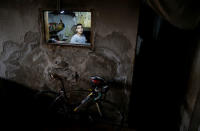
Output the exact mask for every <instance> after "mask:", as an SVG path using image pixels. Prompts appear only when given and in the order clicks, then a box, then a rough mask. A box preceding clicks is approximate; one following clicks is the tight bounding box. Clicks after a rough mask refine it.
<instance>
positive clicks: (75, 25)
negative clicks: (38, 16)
mask: <svg viewBox="0 0 200 131" xmlns="http://www.w3.org/2000/svg"><path fill="white" fill-rule="evenodd" d="M42 17H43V22H42V25H43V26H42V29H43V38H44V41H45V43H47V44H52V45H66V46H79V47H80V46H81V47H89V48H93V47H94V33H93V28H94V27H93V11H92V10H77V9H63V10H42Z"/></svg>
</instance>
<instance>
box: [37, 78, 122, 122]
mask: <svg viewBox="0 0 200 131" xmlns="http://www.w3.org/2000/svg"><path fill="white" fill-rule="evenodd" d="M50 78H51V79H54V80H59V81H60V82H61V87H60V88H59V91H58V92H54V91H42V92H39V94H40V95H41V94H49V95H52V96H53V101H52V102H51V104H50V106H49V108H48V110H49V112H50V114H51V113H52V114H53V113H55V114H56V115H59V116H62V118H64V119H76V120H81V119H82V116H83V117H85V118H83V119H84V120H86V119H87V121H90V122H107V123H111V124H114V123H112V122H111V121H109V120H107V118H108V117H106V115H105V114H104V113H105V110H106V109H105V107H108V105H111V107H112V109H111V111H112V112H113V111H114V110H116V111H117V115H118V116H119V117H120V120H121V121H122V120H123V115H122V113H121V111H119V109H118V108H117V106H116V105H115V104H114V103H112V102H110V101H108V100H106V95H107V92H108V91H109V83H108V82H106V81H105V80H104V79H103V78H101V77H99V76H92V77H90V80H91V81H90V82H91V87H92V88H90V89H89V90H70V91H68V92H67V91H66V89H65V87H64V82H63V78H62V77H61V76H59V75H57V74H50ZM73 92H79V93H83V92H85V93H88V95H87V96H86V97H85V98H84V99H82V100H81V102H80V103H78V104H77V103H71V102H70V97H71V95H72V94H73ZM67 93H69V94H70V95H69V96H70V97H69V96H67V95H66V94H67ZM94 105H95V107H96V109H97V112H98V113H95V112H94V108H93V109H90V108H91V107H92V106H93V107H94ZM105 105H106V106H105ZM104 106H105V107H104ZM107 109H108V108H107ZM121 121H120V122H121Z"/></svg>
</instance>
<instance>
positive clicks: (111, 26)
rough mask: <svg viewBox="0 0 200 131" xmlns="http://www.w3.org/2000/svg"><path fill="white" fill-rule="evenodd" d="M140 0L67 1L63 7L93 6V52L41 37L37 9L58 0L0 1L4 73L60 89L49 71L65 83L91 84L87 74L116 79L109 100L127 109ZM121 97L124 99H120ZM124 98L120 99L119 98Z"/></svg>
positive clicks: (51, 6)
mask: <svg viewBox="0 0 200 131" xmlns="http://www.w3.org/2000/svg"><path fill="white" fill-rule="evenodd" d="M138 3H139V2H138V0H134V1H132V0H123V1H122V0H115V1H114V0H110V1H105V0H102V1H93V0H87V1H82V0H68V1H61V8H87V9H94V11H95V15H94V20H95V23H94V33H95V50H94V51H91V50H89V49H83V48H78V47H63V46H47V45H45V43H43V41H42V33H41V30H42V29H41V20H40V12H39V9H40V8H43V9H56V1H50V0H40V1H39V0H36V1H34V0H26V1H25V0H14V1H11V0H7V1H3V2H1V5H0V16H1V17H0V30H1V31H0V76H1V77H3V78H7V79H10V80H14V81H16V82H18V83H21V84H24V85H26V86H29V87H31V88H34V89H37V90H44V89H52V90H56V89H57V83H58V82H55V81H51V80H50V79H49V73H50V72H56V73H58V74H60V75H62V76H63V77H65V78H66V83H65V84H66V86H69V85H70V84H69V83H70V82H71V83H72V82H74V80H73V77H74V75H75V73H76V72H77V73H78V75H79V81H78V82H77V83H76V87H74V88H88V87H89V82H88V80H89V76H92V75H99V76H102V77H104V78H106V79H109V80H115V81H118V82H120V83H122V84H121V90H120V91H115V90H113V91H112V93H111V94H110V96H111V98H110V99H111V100H112V101H114V102H118V104H120V105H123V106H125V107H123V108H126V109H125V110H126V111H127V108H128V102H129V95H130V86H131V84H132V83H131V82H132V72H133V65H134V55H135V46H136V35H137V25H138V13H139V12H138V7H139V5H138ZM120 99H121V100H120ZM119 100H120V101H119Z"/></svg>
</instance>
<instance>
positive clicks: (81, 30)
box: [76, 25, 83, 34]
mask: <svg viewBox="0 0 200 131" xmlns="http://www.w3.org/2000/svg"><path fill="white" fill-rule="evenodd" d="M76 31H77V33H78V34H82V33H83V26H82V25H78V26H77V27H76Z"/></svg>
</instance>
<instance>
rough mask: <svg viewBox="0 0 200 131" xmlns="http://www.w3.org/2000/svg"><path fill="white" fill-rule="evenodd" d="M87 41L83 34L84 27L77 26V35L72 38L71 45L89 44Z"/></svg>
mask: <svg viewBox="0 0 200 131" xmlns="http://www.w3.org/2000/svg"><path fill="white" fill-rule="evenodd" d="M86 42H87V39H86V37H85V35H84V34H83V25H82V24H77V25H76V34H75V35H73V36H72V38H71V40H70V43H72V44H87V43H86Z"/></svg>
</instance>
